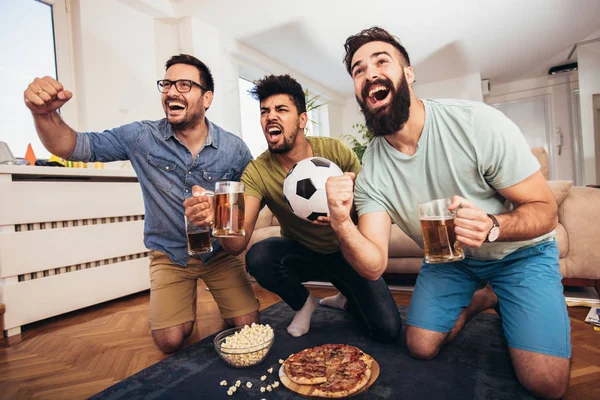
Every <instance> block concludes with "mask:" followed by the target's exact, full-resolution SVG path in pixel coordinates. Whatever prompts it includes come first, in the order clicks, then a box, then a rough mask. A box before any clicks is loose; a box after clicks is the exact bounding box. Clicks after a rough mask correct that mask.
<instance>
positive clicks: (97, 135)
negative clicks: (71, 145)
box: [70, 119, 252, 266]
mask: <svg viewBox="0 0 600 400" xmlns="http://www.w3.org/2000/svg"><path fill="white" fill-rule="evenodd" d="M206 122H207V124H208V136H207V138H206V142H205V143H204V147H203V148H202V149H201V150H200V153H199V154H198V156H197V157H196V158H195V159H192V154H191V153H190V151H189V150H188V149H187V147H185V146H184V145H183V144H182V143H181V142H180V141H179V140H178V139H177V137H176V136H175V134H174V131H173V127H172V126H171V125H170V124H169V123H168V122H167V120H166V119H161V120H159V121H140V122H133V123H131V124H128V125H124V126H121V127H119V128H115V129H111V130H107V131H104V132H84V133H78V135H77V144H76V145H75V150H74V151H73V154H71V157H70V160H74V161H85V162H95V161H100V162H109V161H117V160H130V161H131V164H132V165H133V168H134V169H135V172H136V174H137V177H138V180H139V182H140V185H141V187H142V194H143V197H144V208H145V213H146V215H145V224H144V244H145V246H146V247H147V248H148V249H151V250H160V251H162V252H164V253H166V254H167V255H168V256H169V258H170V259H171V260H172V261H173V262H175V263H177V264H179V265H181V266H186V265H187V263H188V260H189V258H190V257H189V255H188V253H187V239H186V233H185V222H184V221H185V220H184V214H185V212H184V207H183V201H184V199H185V198H187V197H189V196H191V194H192V186H194V185H200V186H202V187H203V188H205V189H210V190H214V188H215V182H217V181H239V180H240V177H241V176H242V172H244V169H245V168H246V165H248V163H249V162H250V160H252V155H251V154H250V150H248V146H246V144H245V143H244V142H243V141H242V139H240V138H239V137H237V136H235V135H233V134H231V133H229V132H227V131H226V130H224V129H222V128H221V127H219V126H217V125H215V124H213V123H211V122H210V121H208V119H207V120H206ZM220 249H221V245H220V243H218V241H217V240H215V241H214V242H213V251H212V252H211V253H208V254H204V255H202V256H200V257H201V258H202V260H203V261H204V262H209V261H210V259H211V258H212V257H213V256H214V254H216V253H217V252H218V251H219V250H220Z"/></svg>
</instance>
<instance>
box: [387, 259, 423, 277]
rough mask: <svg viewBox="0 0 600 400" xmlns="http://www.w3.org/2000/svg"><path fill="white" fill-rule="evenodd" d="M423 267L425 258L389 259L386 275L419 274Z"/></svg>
mask: <svg viewBox="0 0 600 400" xmlns="http://www.w3.org/2000/svg"><path fill="white" fill-rule="evenodd" d="M422 265H423V257H403V258H398V257H394V258H388V265H387V268H386V269H385V273H386V274H418V273H419V270H420V269H421V266H422Z"/></svg>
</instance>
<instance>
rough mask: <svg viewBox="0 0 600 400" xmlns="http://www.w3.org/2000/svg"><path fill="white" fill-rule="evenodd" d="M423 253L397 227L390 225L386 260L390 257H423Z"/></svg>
mask: <svg viewBox="0 0 600 400" xmlns="http://www.w3.org/2000/svg"><path fill="white" fill-rule="evenodd" d="M424 255H425V253H424V252H423V249H422V248H420V247H419V245H418V244H417V243H416V242H415V241H414V240H412V239H411V238H409V237H408V236H407V235H406V233H404V232H403V231H402V229H400V228H398V225H396V224H394V225H392V233H391V235H390V247H389V254H388V258H392V257H421V258H422V257H423V256H424Z"/></svg>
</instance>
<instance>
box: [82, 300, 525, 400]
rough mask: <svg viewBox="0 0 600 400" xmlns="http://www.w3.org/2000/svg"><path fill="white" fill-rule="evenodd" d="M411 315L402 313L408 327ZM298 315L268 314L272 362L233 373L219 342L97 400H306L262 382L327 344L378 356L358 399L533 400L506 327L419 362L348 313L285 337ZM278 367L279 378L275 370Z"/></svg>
mask: <svg viewBox="0 0 600 400" xmlns="http://www.w3.org/2000/svg"><path fill="white" fill-rule="evenodd" d="M406 311H407V309H406V308H404V307H401V308H400V312H401V314H402V321H403V322H404V321H406ZM291 318H292V311H291V309H290V308H289V307H288V306H287V305H285V304H283V303H279V304H276V305H274V306H272V307H269V308H267V309H266V310H264V311H263V312H262V313H261V322H262V323H268V324H270V325H271V326H272V327H273V329H274V330H275V344H274V345H273V348H272V350H271V353H270V354H269V356H268V357H267V359H266V360H265V361H264V362H263V363H262V364H260V365H257V366H254V367H252V368H247V369H234V368H231V367H229V366H227V365H226V364H225V363H224V362H223V361H222V360H221V359H220V358H219V356H218V355H217V353H216V351H215V349H214V347H213V337H214V336H211V337H209V338H206V339H204V340H202V341H201V342H199V343H196V344H194V345H192V346H190V347H189V348H187V349H185V350H183V351H181V352H179V353H177V354H175V355H173V356H171V357H169V358H167V359H165V360H163V361H160V362H159V363H157V364H155V365H153V366H151V367H149V368H146V369H145V370H143V371H141V372H139V373H138V374H136V375H133V376H131V377H129V378H127V379H125V380H124V381H122V382H120V383H117V384H116V385H114V386H112V387H110V388H108V389H106V390H105V391H103V392H101V393H98V394H97V395H95V396H94V397H92V399H127V400H133V399H192V398H193V399H198V398H202V399H262V398H265V399H299V398H300V399H301V398H303V397H301V396H299V395H297V394H295V393H293V392H290V391H289V390H287V389H286V388H285V387H283V386H282V385H280V386H279V388H277V389H275V390H273V392H271V393H268V392H266V393H261V392H260V391H259V387H260V386H266V384H265V383H264V382H261V381H260V377H261V376H262V375H267V376H268V379H267V381H266V382H269V383H270V382H273V381H274V380H276V379H277V380H278V377H277V371H278V369H279V364H278V360H279V359H280V358H283V359H285V358H286V357H287V356H288V355H289V354H291V353H295V352H297V351H299V350H302V349H304V348H307V347H312V346H316V345H321V344H324V343H346V344H351V345H354V346H357V347H360V348H361V349H362V350H364V351H365V352H367V353H368V354H370V355H372V356H373V357H374V358H375V360H377V362H378V363H379V365H380V367H381V374H380V376H379V378H378V379H377V381H376V382H375V383H374V385H373V386H372V387H371V388H370V389H369V390H368V391H366V392H364V393H361V394H360V395H358V396H356V397H354V398H356V399H419V400H422V399H433V398H435V399H511V400H513V399H532V398H534V397H533V396H531V395H530V394H528V393H527V392H526V391H525V389H524V388H523V387H522V386H521V385H520V384H519V382H518V381H517V379H516V376H515V374H514V371H513V368H512V365H511V362H510V358H509V353H508V348H507V345H506V340H505V339H504V335H503V333H502V327H501V320H500V318H499V317H498V316H496V315H492V314H481V315H479V316H477V317H476V318H474V319H473V320H471V321H470V322H469V323H468V324H467V326H466V327H465V329H464V330H463V332H461V334H460V335H459V336H458V337H457V339H456V340H455V342H454V343H452V344H451V345H449V346H447V347H446V348H444V349H443V350H442V351H441V353H440V354H439V355H438V357H436V358H435V359H434V360H431V361H421V360H415V359H413V358H412V357H411V356H410V355H409V353H408V350H407V348H406V345H405V344H404V341H403V340H399V341H398V343H395V344H380V343H376V342H374V341H372V340H370V339H368V338H367V337H366V335H365V334H364V333H363V332H362V331H361V330H360V329H359V328H358V326H357V325H356V324H355V322H354V321H353V319H352V317H351V316H350V315H349V314H348V313H346V312H344V311H341V310H334V309H330V308H326V307H319V308H318V309H317V310H316V311H315V314H314V315H313V319H312V324H311V329H310V332H309V333H308V334H307V335H305V336H302V337H300V338H293V337H291V336H290V335H289V334H288V333H287V332H286V330H285V328H286V327H287V325H288V324H289V323H290V322H291ZM271 366H272V367H274V371H273V374H269V373H268V372H267V369H268V368H269V367H271ZM223 379H225V380H226V381H227V382H228V383H229V385H231V384H233V383H235V381H236V380H238V379H239V380H241V381H242V382H243V383H244V384H245V383H246V382H248V381H251V382H252V383H253V387H252V388H251V389H248V388H246V387H245V386H243V387H241V388H240V389H238V391H237V392H236V393H234V394H233V396H231V397H230V396H228V395H227V387H222V386H220V385H219V382H221V381H222V380H223Z"/></svg>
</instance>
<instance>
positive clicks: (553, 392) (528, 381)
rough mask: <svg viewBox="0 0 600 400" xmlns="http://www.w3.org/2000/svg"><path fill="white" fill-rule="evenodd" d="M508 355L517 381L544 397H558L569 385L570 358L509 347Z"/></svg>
mask: <svg viewBox="0 0 600 400" xmlns="http://www.w3.org/2000/svg"><path fill="white" fill-rule="evenodd" d="M510 357H511V359H512V363H513V367H514V368H515V372H516V374H517V378H518V379H519V382H521V384H522V385H523V386H525V388H526V389H527V390H529V391H530V392H532V393H533V394H535V395H536V396H538V397H542V398H544V399H559V398H561V397H563V396H564V395H565V392H566V391H567V386H568V385H569V375H570V372H571V362H570V361H571V360H569V359H568V358H561V357H555V356H549V355H547V354H540V353H534V352H531V351H526V350H519V349H513V348H510Z"/></svg>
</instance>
